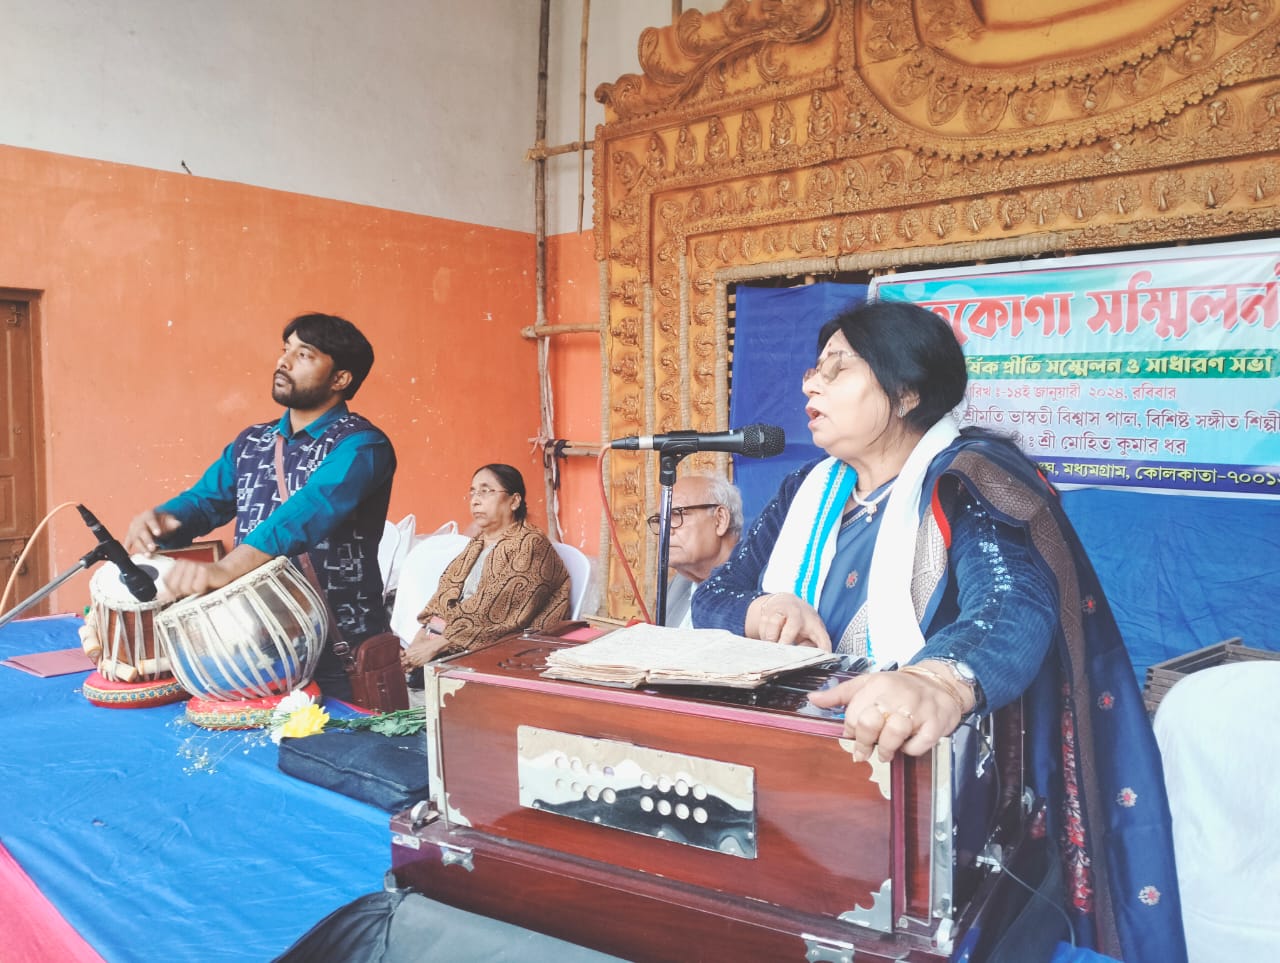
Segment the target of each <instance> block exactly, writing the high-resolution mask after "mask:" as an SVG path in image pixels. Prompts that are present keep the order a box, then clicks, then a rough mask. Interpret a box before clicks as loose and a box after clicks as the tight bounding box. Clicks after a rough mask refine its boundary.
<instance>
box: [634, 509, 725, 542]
mask: <svg viewBox="0 0 1280 963" xmlns="http://www.w3.org/2000/svg"><path fill="white" fill-rule="evenodd" d="M719 507H720V503H719V502H709V503H708V504H706V505H681V506H680V507H679V508H673V509H671V528H672V530H673V531H674V530H675V529H677V528H679V527H680V526H681V525H683V524H684V513H685V512H691V511H693V510H694V509H696V508H719ZM645 521H646V522H648V523H649V531H651V532H653V534H655V535H660V534H662V528H661V527H660V526H661V525H662V517H661V516H660V515H650V516H649V517H648V518H646V519H645Z"/></svg>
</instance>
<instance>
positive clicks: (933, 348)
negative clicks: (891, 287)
mask: <svg viewBox="0 0 1280 963" xmlns="http://www.w3.org/2000/svg"><path fill="white" fill-rule="evenodd" d="M837 331H839V332H840V333H841V334H843V335H844V337H845V340H846V341H848V342H849V347H851V348H852V349H853V350H854V351H856V352H857V353H858V356H859V357H861V358H862V360H863V361H865V362H866V363H867V365H868V366H869V367H870V368H871V373H872V374H874V375H875V378H876V381H878V382H879V383H880V387H881V388H882V389H883V390H884V393H885V394H886V395H888V396H889V401H890V403H892V404H893V405H898V404H900V403H901V402H902V400H903V398H904V397H905V396H906V395H907V394H908V393H910V392H915V394H916V396H917V397H918V398H919V403H918V404H917V405H916V406H915V407H914V408H912V409H911V411H909V412H908V413H907V415H906V417H905V418H904V419H903V420H904V421H906V423H907V424H908V425H910V426H911V427H913V428H915V429H917V430H918V431H928V430H929V429H930V428H932V427H933V426H934V425H935V424H936V423H937V422H938V421H939V420H940V419H941V418H942V417H943V415H945V414H946V413H947V412H949V411H951V410H952V409H953V408H955V407H956V405H958V404H960V402H961V401H963V400H964V392H965V387H966V386H967V385H968V383H969V369H968V367H967V366H966V365H965V360H964V351H963V350H962V349H961V348H960V342H959V341H957V340H956V336H955V333H954V332H953V331H952V330H951V326H950V325H949V324H947V322H946V321H945V320H944V319H943V318H941V317H939V316H938V315H937V314H934V313H933V312H932V311H930V310H928V309H927V308H922V307H920V306H919V305H918V304H912V303H910V302H909V301H868V302H866V303H865V304H860V305H858V306H857V307H855V308H851V309H849V310H847V311H844V312H842V313H840V314H838V315H836V316H835V317H834V318H832V319H831V320H830V321H828V322H827V323H826V324H824V325H823V326H822V330H821V331H820V332H819V333H818V355H821V354H822V349H823V348H825V347H826V345H827V342H828V341H830V340H831V337H832V335H834V334H835V333H836V332H837Z"/></svg>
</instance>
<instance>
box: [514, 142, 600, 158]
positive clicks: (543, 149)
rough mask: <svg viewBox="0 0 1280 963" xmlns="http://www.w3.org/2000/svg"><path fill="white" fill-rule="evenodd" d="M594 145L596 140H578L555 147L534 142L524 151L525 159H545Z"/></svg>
mask: <svg viewBox="0 0 1280 963" xmlns="http://www.w3.org/2000/svg"><path fill="white" fill-rule="evenodd" d="M594 146H595V142H594V141H586V142H583V141H577V140H575V141H574V142H573V143H571V144H558V145H557V146H555V147H548V146H547V145H546V144H534V145H533V146H532V147H530V148H529V149H528V150H527V151H525V152H524V159H525V160H527V161H536V160H545V159H546V158H548V157H555V156H557V155H558V154H572V153H574V152H575V151H583V150H587V149H588V148H591V147H594Z"/></svg>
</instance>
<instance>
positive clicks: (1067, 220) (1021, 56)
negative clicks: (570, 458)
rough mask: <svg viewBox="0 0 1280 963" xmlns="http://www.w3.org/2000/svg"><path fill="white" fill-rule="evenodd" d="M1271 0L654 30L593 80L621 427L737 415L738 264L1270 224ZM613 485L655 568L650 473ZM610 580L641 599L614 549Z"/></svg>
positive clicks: (628, 526)
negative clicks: (733, 366)
mask: <svg viewBox="0 0 1280 963" xmlns="http://www.w3.org/2000/svg"><path fill="white" fill-rule="evenodd" d="M1278 7H1280V0H1226V2H1216V3H1215V2H1186V0H1037V2H1035V3H1026V2H1025V0H913V2H909V0H749V2H748V0H731V2H729V3H728V4H727V5H726V6H725V7H724V8H723V9H722V10H720V11H718V12H715V13H709V14H703V13H699V12H698V11H695V10H690V11H687V12H686V13H684V14H683V15H682V16H681V17H680V18H679V20H678V21H677V23H676V24H675V25H674V26H670V27H664V28H661V29H649V30H646V31H645V32H644V33H643V34H642V35H641V37H640V44H639V56H640V64H641V67H642V69H643V74H641V75H630V74H629V75H626V76H623V77H621V78H620V79H619V80H618V81H617V82H616V83H613V84H605V85H602V86H601V87H600V88H599V89H598V90H597V91H596V97H597V99H598V100H600V101H601V102H602V103H603V104H604V105H605V109H606V118H607V121H606V123H605V124H604V125H602V126H601V127H600V128H598V129H597V134H596V150H595V167H594V186H595V236H596V255H597V258H598V260H599V261H600V263H601V288H602V293H601V311H602V316H603V317H602V321H603V325H604V330H605V336H604V364H605V366H606V368H607V375H606V386H605V387H606V394H605V409H606V415H607V418H606V421H607V429H606V430H607V432H608V435H607V437H619V436H622V435H628V434H637V433H652V432H664V431H672V430H677V429H681V428H694V429H697V430H701V431H715V430H722V429H724V428H726V427H728V425H727V412H728V391H727V382H726V371H727V361H728V358H727V348H726V341H725V328H724V318H725V290H726V285H728V284H729V283H730V282H732V281H734V280H737V279H741V278H744V277H752V276H761V275H766V274H773V275H776V274H782V273H834V272H837V271H876V270H882V269H892V268H894V267H899V266H904V265H909V264H917V263H930V264H941V263H948V262H954V263H964V262H970V261H974V260H981V259H984V258H993V257H1009V256H1016V255H1018V254H1032V253H1039V252H1045V251H1054V252H1067V251H1082V250H1087V249H1102V248H1116V247H1126V246H1151V245H1158V244H1169V243H1176V242H1183V241H1189V240H1199V239H1207V238H1226V237H1234V236H1241V235H1257V234H1264V233H1270V232H1274V231H1275V230H1276V228H1277V226H1278V225H1280V154H1278V153H1277V149H1278V148H1280V10H1278V9H1277V8H1278ZM1028 11H1033V12H1034V17H1035V19H1031V13H1028ZM609 485H610V499H611V504H612V506H613V512H614V515H615V517H616V518H617V520H618V525H619V531H620V533H621V534H622V540H623V545H624V551H625V552H626V554H627V556H628V559H629V560H630V561H631V564H632V565H633V566H634V567H635V569H636V571H637V573H640V572H645V573H646V581H645V582H644V583H642V584H643V585H647V586H651V585H652V584H653V573H652V557H653V555H654V554H655V552H654V548H655V546H654V540H653V539H652V538H651V537H649V536H648V535H647V533H646V531H645V528H644V525H643V518H644V516H645V515H646V514H648V513H649V512H650V511H652V510H653V506H654V505H655V499H656V491H655V486H656V481H655V479H654V477H653V473H652V471H650V470H648V463H647V462H646V461H644V460H641V459H639V458H634V459H626V460H624V459H623V458H620V457H616V456H615V457H614V458H613V459H612V465H611V472H610V481H609ZM601 555H602V557H606V556H607V555H608V553H607V552H602V553H601ZM607 590H608V600H609V601H608V608H609V611H610V613H611V614H614V615H624V614H625V615H629V614H632V613H634V612H635V611H636V605H635V599H634V597H633V593H632V592H631V590H630V587H629V585H628V584H627V582H626V579H625V577H624V576H623V574H622V572H621V570H620V566H619V565H618V564H617V561H616V559H615V560H613V562H612V564H611V565H610V567H609V570H608V582H607Z"/></svg>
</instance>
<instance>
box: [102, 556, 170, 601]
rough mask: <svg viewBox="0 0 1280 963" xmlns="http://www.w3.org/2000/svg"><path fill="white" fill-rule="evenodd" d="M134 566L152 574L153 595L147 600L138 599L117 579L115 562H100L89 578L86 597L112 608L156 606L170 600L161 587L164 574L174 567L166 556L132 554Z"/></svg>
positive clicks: (118, 572)
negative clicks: (154, 588) (154, 584)
mask: <svg viewBox="0 0 1280 963" xmlns="http://www.w3.org/2000/svg"><path fill="white" fill-rule="evenodd" d="M131 558H132V559H133V562H134V564H135V565H137V566H138V568H140V569H142V571H143V572H145V573H146V574H147V575H149V576H151V578H152V579H154V580H155V583H156V597H155V598H154V599H152V600H151V601H150V602H140V601H138V599H136V598H134V597H133V593H132V592H130V591H129V589H128V588H127V587H126V586H125V584H124V582H122V581H121V580H120V568H119V566H117V565H116V564H115V563H114V562H103V563H102V565H100V566H99V567H98V569H97V570H96V571H95V572H94V573H93V575H92V576H91V577H90V579H89V598H90V600H91V601H92V602H93V603H95V604H100V605H107V606H109V607H111V608H113V609H127V610H151V609H159V608H163V607H164V606H166V605H168V604H169V603H170V602H172V601H173V596H172V595H170V594H169V593H168V591H167V590H166V589H165V587H164V577H165V575H166V574H167V573H168V572H169V570H170V569H171V568H173V559H171V558H169V556H167V555H133V556H131Z"/></svg>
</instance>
